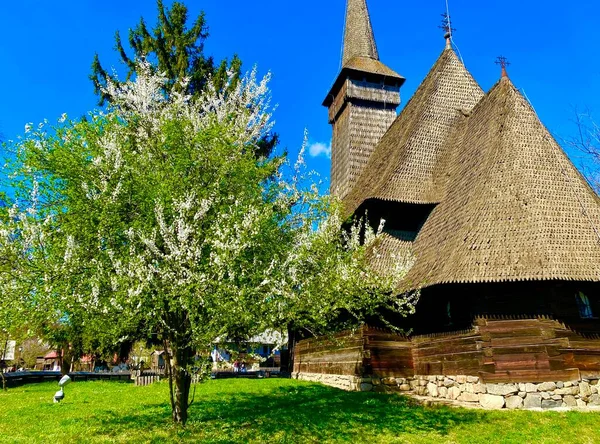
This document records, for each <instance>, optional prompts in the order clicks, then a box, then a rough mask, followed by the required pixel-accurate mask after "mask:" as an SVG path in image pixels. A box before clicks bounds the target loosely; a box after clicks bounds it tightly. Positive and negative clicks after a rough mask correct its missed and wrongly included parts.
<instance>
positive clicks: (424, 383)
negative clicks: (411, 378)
mask: <svg viewBox="0 0 600 444" xmlns="http://www.w3.org/2000/svg"><path fill="white" fill-rule="evenodd" d="M427 384H429V382H428V381H427V379H419V386H421V387H426V386H427Z"/></svg>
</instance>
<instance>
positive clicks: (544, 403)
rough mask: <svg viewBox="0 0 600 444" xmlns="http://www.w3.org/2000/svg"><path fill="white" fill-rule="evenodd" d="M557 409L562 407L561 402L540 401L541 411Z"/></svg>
mask: <svg viewBox="0 0 600 444" xmlns="http://www.w3.org/2000/svg"><path fill="white" fill-rule="evenodd" d="M557 407H562V401H555V400H554V399H543V400H542V408H543V409H555V408H557Z"/></svg>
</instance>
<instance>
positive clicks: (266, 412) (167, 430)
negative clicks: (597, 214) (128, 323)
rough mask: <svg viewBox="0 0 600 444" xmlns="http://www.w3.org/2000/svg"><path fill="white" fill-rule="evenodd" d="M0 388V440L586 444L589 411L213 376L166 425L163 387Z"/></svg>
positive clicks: (591, 434) (590, 438)
mask: <svg viewBox="0 0 600 444" xmlns="http://www.w3.org/2000/svg"><path fill="white" fill-rule="evenodd" d="M55 391H56V384H35V385H30V386H24V387H20V388H15V389H10V390H9V391H8V393H0V404H2V405H3V406H9V408H5V409H3V410H2V415H3V416H2V421H0V436H1V438H0V441H2V442H16V443H21V442H23V443H25V442H39V441H57V442H82V441H85V442H123V443H126V442H271V443H279V442H282V443H283V442H292V443H296V442H297V443H305V442H373V443H383V442H402V443H424V444H425V443H434V442H435V443H466V444H476V443H482V444H487V443H492V442H502V443H515V444H520V443H523V442H537V443H548V444H550V443H557V442H565V443H566V442H568V443H582V444H583V443H592V442H596V437H597V424H598V415H599V414H598V413H597V412H593V413H591V412H590V413H584V412H532V411H482V410H467V409H462V408H451V407H424V406H420V405H417V404H415V403H414V402H412V401H411V400H410V399H408V398H405V397H403V396H399V395H397V394H382V393H355V392H344V391H341V390H337V389H333V388H329V387H325V386H321V385H318V384H311V383H303V382H299V381H294V380H289V379H270V380H217V381H211V382H208V383H205V384H203V385H202V386H201V389H199V390H198V391H197V392H196V400H195V403H194V404H193V405H192V406H191V408H190V420H189V422H188V424H187V426H186V428H185V429H182V428H180V427H176V426H173V425H169V420H170V407H169V405H168V403H167V402H165V401H163V400H164V399H165V395H166V392H167V391H168V386H167V384H165V383H159V384H155V385H152V386H148V387H134V386H133V385H132V384H125V383H114V382H113V383H109V382H85V383H84V382H82V383H78V382H75V383H73V384H70V385H69V386H67V387H66V389H65V393H66V398H65V400H64V401H63V402H62V403H61V404H53V403H52V396H53V394H54V392H55Z"/></svg>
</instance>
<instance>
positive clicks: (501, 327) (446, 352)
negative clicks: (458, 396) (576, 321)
mask: <svg viewBox="0 0 600 444" xmlns="http://www.w3.org/2000/svg"><path fill="white" fill-rule="evenodd" d="M294 362H295V365H294V372H301V373H321V374H338V375H353V376H357V377H371V376H372V377H380V378H384V377H405V378H406V377H412V376H416V375H471V376H477V377H479V378H481V380H482V381H483V382H545V381H571V380H579V379H581V378H594V377H596V378H597V377H598V376H599V375H600V338H598V337H593V336H592V337H589V336H584V335H582V334H579V333H577V332H575V331H572V330H570V329H569V328H568V327H567V326H565V325H564V324H563V323H561V322H559V321H557V320H555V319H550V318H546V317H539V318H526V319H497V318H496V319H493V318H482V317H479V318H476V319H475V321H474V323H473V327H472V328H471V329H468V330H463V331H456V332H451V333H442V334H434V335H421V336H413V337H406V336H402V335H398V334H395V333H392V332H390V331H386V330H383V329H376V328H372V327H363V328H361V329H360V330H358V331H357V332H355V333H352V334H350V333H342V334H339V335H337V336H336V337H335V338H321V339H319V338H317V339H310V340H304V341H300V342H299V343H298V344H297V345H296V351H295V361H294Z"/></svg>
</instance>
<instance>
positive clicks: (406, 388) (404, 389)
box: [399, 384, 410, 392]
mask: <svg viewBox="0 0 600 444" xmlns="http://www.w3.org/2000/svg"><path fill="white" fill-rule="evenodd" d="M399 388H400V391H402V392H408V391H410V385H408V384H402V385H400V387H399Z"/></svg>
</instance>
